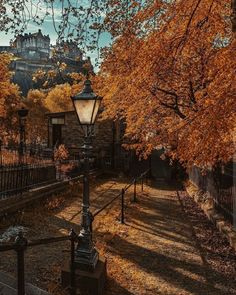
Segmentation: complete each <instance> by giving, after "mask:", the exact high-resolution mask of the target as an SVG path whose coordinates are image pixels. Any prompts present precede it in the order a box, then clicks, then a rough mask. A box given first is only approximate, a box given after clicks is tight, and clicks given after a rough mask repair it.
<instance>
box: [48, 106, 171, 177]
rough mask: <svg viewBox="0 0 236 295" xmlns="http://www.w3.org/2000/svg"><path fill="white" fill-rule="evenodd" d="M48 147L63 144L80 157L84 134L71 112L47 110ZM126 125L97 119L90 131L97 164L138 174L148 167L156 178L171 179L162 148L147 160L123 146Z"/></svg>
mask: <svg viewBox="0 0 236 295" xmlns="http://www.w3.org/2000/svg"><path fill="white" fill-rule="evenodd" d="M46 117H47V119H48V147H49V148H50V149H53V148H54V147H55V146H57V145H59V144H64V145H65V146H66V148H67V149H68V151H69V154H70V157H72V158H75V159H78V158H80V157H81V147H82V145H83V141H84V137H83V132H82V129H81V127H80V125H79V122H78V118H77V115H76V113H75V112H74V111H70V112H60V113H49V114H47V115H46ZM124 131H125V124H124V123H123V122H122V121H119V120H117V121H112V120H101V119H100V120H98V121H97V122H96V124H95V126H94V132H93V135H94V136H93V156H92V157H94V158H95V159H96V162H97V164H98V166H100V167H105V168H108V169H116V170H120V171H123V172H124V173H126V174H129V175H132V176H138V175H140V174H141V173H142V172H144V171H146V170H147V169H151V173H150V174H151V175H152V176H153V177H154V178H157V179H166V180H170V179H171V174H172V169H171V168H170V166H169V160H168V159H165V160H162V158H161V155H162V153H163V150H162V149H157V150H154V151H153V153H152V154H151V156H150V157H149V158H148V159H146V160H140V159H139V158H138V156H137V155H136V153H135V151H130V150H126V149H124V148H123V147H122V144H123V143H124V140H123V136H124Z"/></svg>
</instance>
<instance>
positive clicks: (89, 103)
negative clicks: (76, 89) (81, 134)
mask: <svg viewBox="0 0 236 295" xmlns="http://www.w3.org/2000/svg"><path fill="white" fill-rule="evenodd" d="M95 102H96V101H95V100H82V99H81V100H75V101H74V104H75V109H76V112H77V115H78V117H79V120H80V123H81V124H83V125H90V124H91V119H92V117H94V116H93V110H94V104H95Z"/></svg>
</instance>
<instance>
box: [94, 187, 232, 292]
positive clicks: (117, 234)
mask: <svg viewBox="0 0 236 295" xmlns="http://www.w3.org/2000/svg"><path fill="white" fill-rule="evenodd" d="M146 192H147V193H146V194H144V195H142V196H140V197H139V203H138V204H137V205H131V206H129V208H128V209H127V210H126V225H125V226H118V225H117V227H112V226H111V229H110V230H109V231H110V235H109V234H108V233H107V227H105V226H104V228H103V229H102V230H100V231H102V234H103V235H102V236H101V238H104V237H106V235H108V237H107V244H106V251H105V252H106V253H108V254H106V255H107V257H108V265H109V273H110V275H111V277H112V279H110V284H109V290H108V292H107V295H108V294H122V295H130V294H135V295H157V294H173V295H174V294H175V295H187V294H196V295H208V294H211V295H221V294H225V295H230V294H236V286H235V285H233V282H230V280H227V278H225V277H223V276H222V274H220V273H218V272H217V271H213V270H211V269H210V268H209V265H207V262H206V259H205V257H204V256H203V255H202V254H201V251H200V250H199V245H198V243H197V242H196V239H195V237H194V234H193V228H192V226H191V223H190V221H189V220H188V217H187V216H186V214H185V213H184V211H183V209H182V208H181V204H180V202H179V200H178V197H177V194H176V191H175V190H160V189H157V188H153V187H152V188H149V189H146ZM105 218H106V217H105ZM109 218H110V216H109ZM104 222H106V220H105V219H104ZM101 227H102V226H101V224H99V228H101ZM99 228H98V231H99ZM230 285H231V287H230Z"/></svg>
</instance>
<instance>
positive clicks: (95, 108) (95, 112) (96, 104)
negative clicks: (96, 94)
mask: <svg viewBox="0 0 236 295" xmlns="http://www.w3.org/2000/svg"><path fill="white" fill-rule="evenodd" d="M100 104H101V100H100V99H96V102H95V106H94V111H93V118H92V124H94V123H95V120H96V117H97V114H98V110H99V107H100Z"/></svg>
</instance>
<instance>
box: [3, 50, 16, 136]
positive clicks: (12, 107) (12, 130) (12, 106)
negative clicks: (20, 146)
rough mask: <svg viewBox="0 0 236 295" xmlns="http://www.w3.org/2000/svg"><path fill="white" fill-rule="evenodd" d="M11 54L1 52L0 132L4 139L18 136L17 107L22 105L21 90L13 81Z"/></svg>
mask: <svg viewBox="0 0 236 295" xmlns="http://www.w3.org/2000/svg"><path fill="white" fill-rule="evenodd" d="M10 60H11V56H9V55H7V54H0V134H1V136H0V137H1V139H3V140H4V141H7V140H9V139H10V138H14V137H15V136H16V128H17V127H16V126H17V123H18V122H17V120H18V119H17V108H19V105H20V92H19V88H18V86H17V85H15V84H13V83H11V73H10V72H9V69H8V66H9V63H10Z"/></svg>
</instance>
